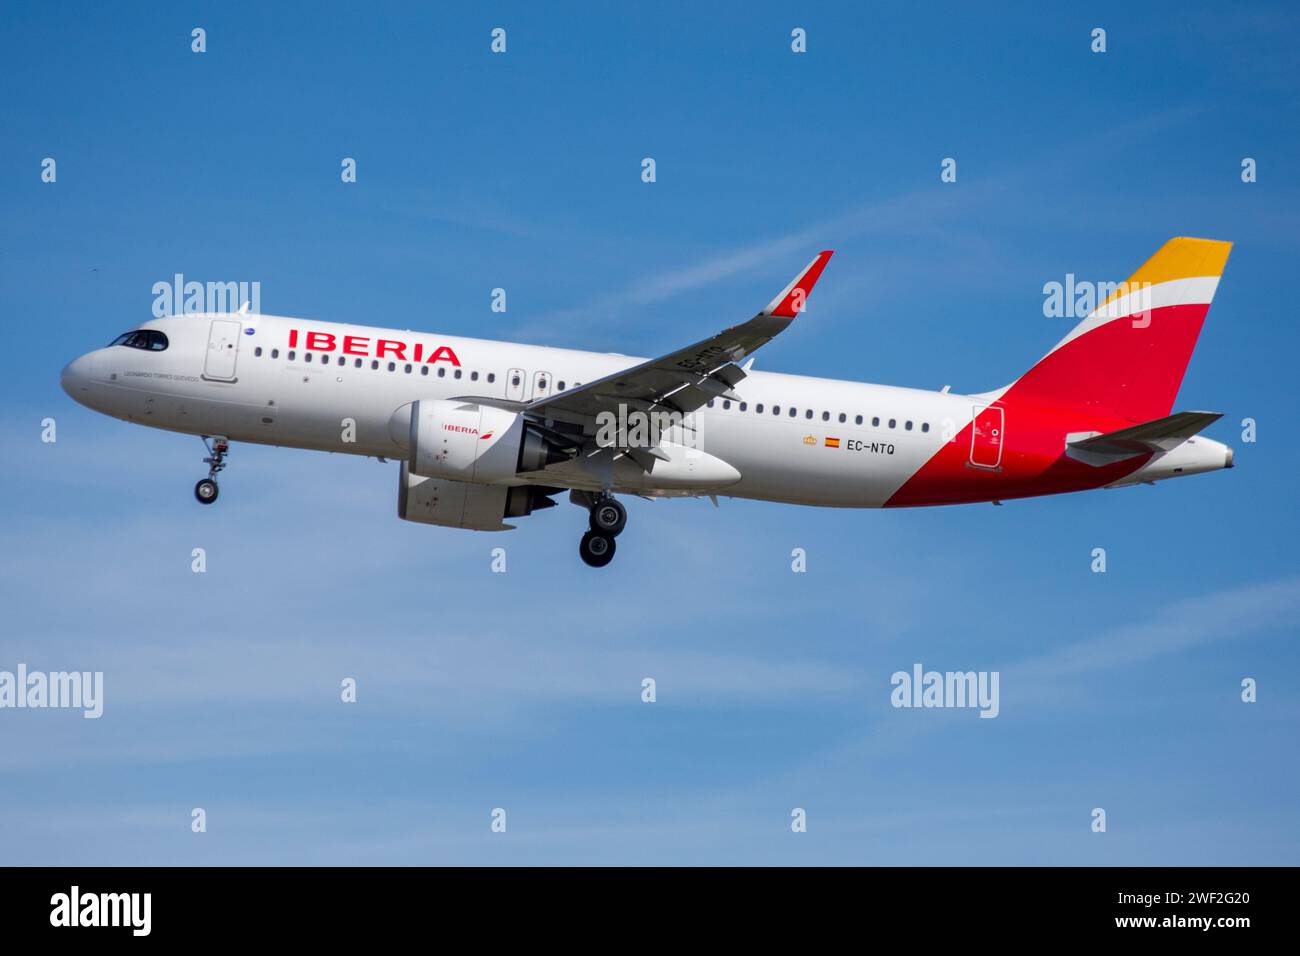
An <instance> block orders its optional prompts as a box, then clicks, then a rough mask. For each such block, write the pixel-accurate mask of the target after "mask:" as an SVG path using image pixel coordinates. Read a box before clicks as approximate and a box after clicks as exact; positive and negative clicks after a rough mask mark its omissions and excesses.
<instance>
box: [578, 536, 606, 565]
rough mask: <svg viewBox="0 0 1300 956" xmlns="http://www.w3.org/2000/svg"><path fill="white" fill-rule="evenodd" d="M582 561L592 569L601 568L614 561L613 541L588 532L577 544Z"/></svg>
mask: <svg viewBox="0 0 1300 956" xmlns="http://www.w3.org/2000/svg"><path fill="white" fill-rule="evenodd" d="M578 553H579V554H580V555H582V560H583V561H584V562H585V563H586V564H588V565H589V566H591V567H593V568H603V567H604V566H605V565H607V564H609V562H611V561H613V560H614V539H613V538H611V537H609V536H608V535H603V534H600V533H598V532H596V531H588V532H587V533H586V534H584V535H583V536H582V541H581V542H579V544H578Z"/></svg>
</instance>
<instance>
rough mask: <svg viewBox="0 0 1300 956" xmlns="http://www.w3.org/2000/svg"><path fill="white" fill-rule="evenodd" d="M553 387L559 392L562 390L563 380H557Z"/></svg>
mask: <svg viewBox="0 0 1300 956" xmlns="http://www.w3.org/2000/svg"><path fill="white" fill-rule="evenodd" d="M555 389H556V391H559V392H562V391H564V382H563V381H560V382H557V383H556V385H555Z"/></svg>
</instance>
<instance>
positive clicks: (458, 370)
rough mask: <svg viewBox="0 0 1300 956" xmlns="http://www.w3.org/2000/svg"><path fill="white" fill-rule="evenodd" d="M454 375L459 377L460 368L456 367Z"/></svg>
mask: <svg viewBox="0 0 1300 956" xmlns="http://www.w3.org/2000/svg"><path fill="white" fill-rule="evenodd" d="M456 377H457V378H460V369H456Z"/></svg>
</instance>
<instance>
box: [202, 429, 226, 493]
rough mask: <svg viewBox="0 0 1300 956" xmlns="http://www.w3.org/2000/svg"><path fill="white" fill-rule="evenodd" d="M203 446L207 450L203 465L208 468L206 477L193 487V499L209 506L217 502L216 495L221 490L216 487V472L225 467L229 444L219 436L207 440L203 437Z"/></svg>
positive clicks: (206, 437)
mask: <svg viewBox="0 0 1300 956" xmlns="http://www.w3.org/2000/svg"><path fill="white" fill-rule="evenodd" d="M203 444H204V446H205V447H206V448H207V449H208V457H207V458H204V459H203V463H204V464H205V465H207V466H208V477H206V478H203V479H201V480H200V481H199V483H198V484H196V485H195V486H194V497H195V498H197V499H199V504H201V505H210V504H212V502H214V501H216V500H217V493H218V492H219V491H220V490H221V489H220V488H218V487H217V472H219V471H221V469H223V468H225V467H226V454H227V453H228V452H229V451H230V442H228V441H226V440H225V439H224V438H221V437H220V436H217V437H213V438H209V437H208V436H207V435H204V436H203Z"/></svg>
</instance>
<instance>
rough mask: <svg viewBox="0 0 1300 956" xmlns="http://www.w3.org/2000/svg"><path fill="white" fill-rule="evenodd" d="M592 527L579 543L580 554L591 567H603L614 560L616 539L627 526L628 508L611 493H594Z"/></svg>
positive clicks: (591, 500) (591, 505) (591, 513)
mask: <svg viewBox="0 0 1300 956" xmlns="http://www.w3.org/2000/svg"><path fill="white" fill-rule="evenodd" d="M587 523H588V525H589V526H590V529H591V530H589V531H588V532H587V533H586V534H584V535H583V536H582V541H580V542H579V543H578V554H579V555H581V556H582V560H583V562H584V563H586V564H587V565H588V566H589V567H593V568H603V567H604V566H605V565H607V564H609V562H611V561H613V560H614V550H615V546H614V539H615V538H617V537H618V536H619V535H620V534H621V533H622V532H623V529H624V528H626V527H627V509H626V508H624V507H623V505H622V503H621V502H620V501H618V500H617V499H616V498H615V497H614V496H613V495H611V494H599V495H592V496H591V497H590V510H589V512H588V518H587Z"/></svg>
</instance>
